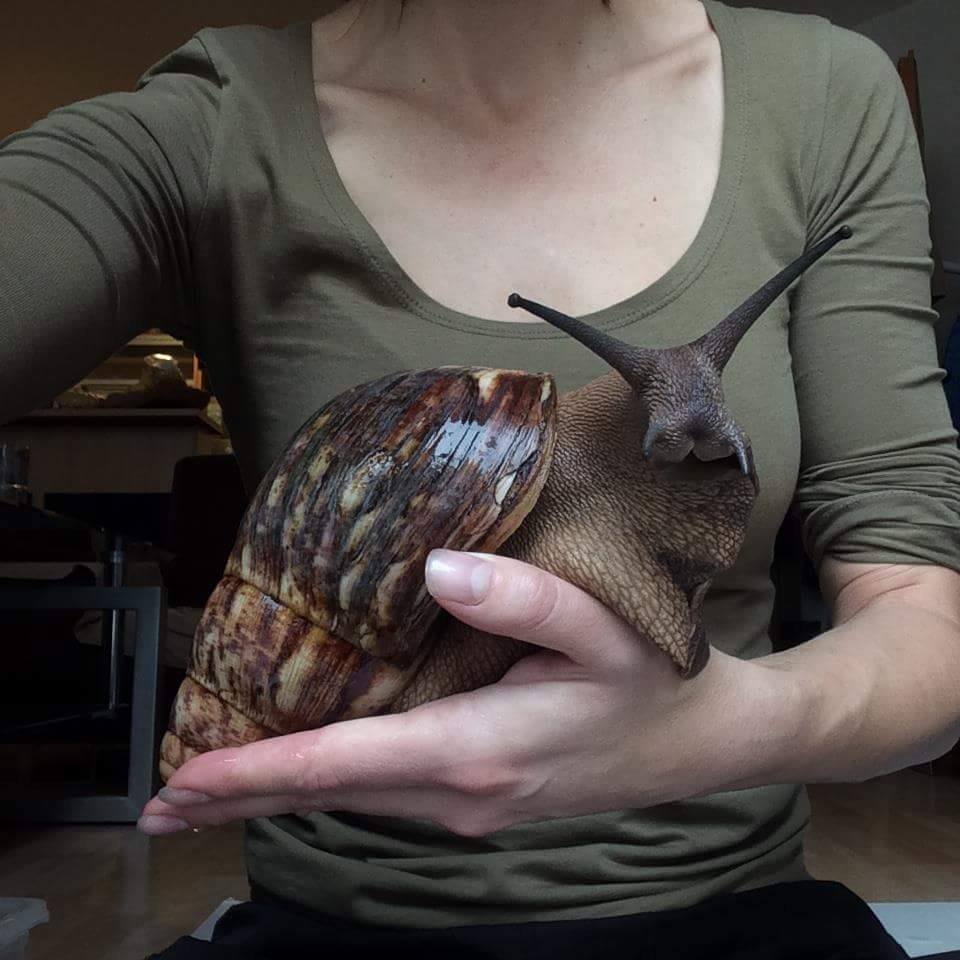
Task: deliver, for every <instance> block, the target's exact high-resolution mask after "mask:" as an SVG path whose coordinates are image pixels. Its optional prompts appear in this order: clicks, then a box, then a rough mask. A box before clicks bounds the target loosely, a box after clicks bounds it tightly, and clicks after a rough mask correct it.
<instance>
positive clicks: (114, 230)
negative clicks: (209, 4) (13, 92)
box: [0, 39, 221, 422]
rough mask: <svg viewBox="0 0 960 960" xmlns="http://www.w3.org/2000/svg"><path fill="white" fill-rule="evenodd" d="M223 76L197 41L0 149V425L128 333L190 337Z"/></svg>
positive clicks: (81, 373)
mask: <svg viewBox="0 0 960 960" xmlns="http://www.w3.org/2000/svg"><path fill="white" fill-rule="evenodd" d="M220 101H221V85H220V82H219V80H218V76H217V72H216V70H215V68H214V67H213V66H212V64H211V61H210V58H209V57H208V56H207V53H206V51H205V49H204V47H203V44H202V42H201V41H200V40H199V39H194V40H192V41H190V42H189V43H188V44H187V45H185V46H184V47H182V48H181V49H180V50H178V51H176V52H175V53H173V54H171V55H170V56H169V57H167V58H166V59H165V60H164V61H162V62H161V63H160V64H158V65H157V66H155V67H154V68H153V69H152V70H150V71H149V72H148V73H147V74H146V75H145V76H144V77H143V78H142V80H141V82H140V84H139V85H138V88H137V90H136V91H135V92H132V93H118V94H110V95H107V96H102V97H97V98H95V99H93V100H88V101H84V102H82V103H78V104H74V105H72V106H69V107H65V108H63V109H60V110H57V111H55V112H53V113H52V114H51V115H50V116H49V117H47V118H46V119H45V120H43V121H41V122H39V123H37V124H36V125H34V126H33V127H31V128H29V129H28V130H26V131H23V132H22V133H17V134H14V135H13V136H10V137H8V138H7V139H6V140H5V141H3V143H2V144H0V422H2V421H4V420H8V419H10V418H12V417H14V416H17V415H20V414H22V413H25V412H27V411H28V410H30V409H31V408H32V407H34V406H35V405H36V404H37V403H39V402H43V401H46V400H49V399H50V398H52V397H53V396H55V395H56V394H57V393H58V392H60V391H61V390H63V389H65V388H66V387H68V386H70V385H71V384H73V383H75V382H76V381H77V380H79V379H80V378H82V377H83V376H84V375H85V374H86V373H87V372H89V371H90V370H91V369H93V368H94V367H95V366H96V365H97V364H98V363H100V362H101V361H102V360H103V359H105V358H106V357H107V356H109V355H110V354H111V353H112V352H113V351H115V350H116V349H118V348H119V347H120V346H122V345H123V344H124V343H125V342H127V341H128V340H129V339H131V338H132V337H134V336H135V335H136V334H137V333H139V332H142V331H143V330H144V329H147V328H149V327H152V326H157V327H162V328H164V329H166V330H168V331H170V332H171V333H174V334H175V335H177V336H180V337H185V338H188V339H189V336H190V329H191V326H192V305H191V304H192V299H193V292H192V268H191V248H192V244H193V243H194V240H195V237H196V235H197V231H198V229H199V225H200V222H201V219H202V215H203V206H204V198H205V191H206V180H207V171H208V170H209V168H210V162H211V156H212V153H213V150H214V149H215V144H216V135H217V127H218V117H219V109H220Z"/></svg>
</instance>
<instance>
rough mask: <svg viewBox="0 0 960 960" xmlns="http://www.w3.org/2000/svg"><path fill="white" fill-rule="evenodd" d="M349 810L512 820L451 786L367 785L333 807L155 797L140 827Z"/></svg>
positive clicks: (486, 826)
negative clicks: (187, 801) (189, 802)
mask: <svg viewBox="0 0 960 960" xmlns="http://www.w3.org/2000/svg"><path fill="white" fill-rule="evenodd" d="M338 810H349V811H350V812H351V813H357V814H363V815H367V816H380V817H403V818H404V819H413V820H429V821H431V822H433V823H436V824H439V825H440V826H442V827H445V828H446V829H448V830H451V831H453V832H455V833H461V834H464V835H481V834H486V833H491V832H493V831H494V830H497V829H501V828H502V827H504V826H508V825H509V824H510V823H512V822H513V819H514V818H513V817H512V816H511V815H510V814H509V813H506V812H502V811H490V810H486V809H484V803H483V800H482V798H481V799H480V800H479V801H478V800H477V798H475V797H471V796H464V795H463V794H462V793H457V792H456V791H451V790H446V789H435V788H432V787H430V788H423V789H415V788H410V789H403V790H392V789H389V790H380V791H377V790H366V791H362V792H345V793H343V794H341V795H340V796H339V797H338V798H337V801H336V802H335V803H332V804H330V805H328V806H318V805H315V804H306V803H305V801H304V798H303V797H247V798H244V799H242V800H232V801H226V802H216V801H214V802H211V803H207V804H200V805H196V804H194V805H192V806H180V805H172V804H167V803H164V802H163V801H160V800H158V799H157V798H154V799H153V800H151V801H150V803H148V804H147V806H146V807H145V808H144V811H143V816H141V818H140V820H139V821H138V824H137V826H138V828H139V829H140V831H141V832H142V833H145V834H147V835H148V836H165V835H168V834H171V833H180V832H182V831H184V830H191V829H192V830H204V829H208V828H211V827H220V826H224V825H225V824H227V823H233V822H237V821H242V820H251V819H254V818H256V817H276V816H284V815H288V814H297V815H299V816H308V815H309V814H311V813H323V812H328V813H329V812H333V811H338Z"/></svg>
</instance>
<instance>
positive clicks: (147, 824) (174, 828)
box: [137, 816, 190, 837]
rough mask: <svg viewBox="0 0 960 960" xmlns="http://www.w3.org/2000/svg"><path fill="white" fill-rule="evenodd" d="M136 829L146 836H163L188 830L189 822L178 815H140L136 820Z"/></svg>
mask: <svg viewBox="0 0 960 960" xmlns="http://www.w3.org/2000/svg"><path fill="white" fill-rule="evenodd" d="M137 829H138V830H139V831H140V832H141V833H145V834H146V835H147V836H148V837H165V836H167V835H168V834H171V833H180V832H181V831H182V830H189V829H190V824H189V823H187V821H186V820H181V819H180V818H179V817H157V816H148V817H141V818H140V819H139V820H138V821H137Z"/></svg>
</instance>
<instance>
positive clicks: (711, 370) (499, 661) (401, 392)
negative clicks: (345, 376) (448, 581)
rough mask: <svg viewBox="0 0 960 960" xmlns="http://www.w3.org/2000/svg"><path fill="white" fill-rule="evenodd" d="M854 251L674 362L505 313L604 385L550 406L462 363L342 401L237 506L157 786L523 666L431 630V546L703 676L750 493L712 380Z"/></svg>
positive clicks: (394, 379) (771, 295)
mask: <svg viewBox="0 0 960 960" xmlns="http://www.w3.org/2000/svg"><path fill="white" fill-rule="evenodd" d="M849 236H850V231H849V229H848V228H846V227H842V228H840V229H839V230H837V231H836V232H835V233H834V234H833V235H831V236H829V237H827V238H825V239H824V240H821V241H820V242H819V243H818V244H816V245H815V246H813V247H812V248H810V249H809V250H808V251H806V252H805V253H804V254H803V255H801V256H800V257H799V258H798V259H797V260H796V261H794V262H793V263H792V264H790V265H789V266H788V267H786V268H784V270H782V271H781V272H780V273H779V274H778V275H777V276H776V277H774V278H772V279H771V280H770V281H768V282H767V283H766V284H764V285H763V287H761V288H760V290H758V291H757V292H756V293H755V294H753V295H752V296H751V297H750V298H749V299H748V300H747V301H745V302H744V303H743V304H742V305H741V306H740V307H738V308H737V309H736V310H734V311H733V312H732V313H731V314H730V315H729V316H727V317H726V318H725V319H724V320H723V321H721V322H720V323H719V324H718V325H717V326H716V327H714V328H713V329H712V330H711V331H709V332H708V333H706V334H705V335H704V336H703V337H701V338H699V339H698V340H696V341H694V342H693V343H690V344H685V345H683V346H679V347H670V348H667V349H659V350H658V349H653V348H637V347H631V346H628V345H627V344H624V343H621V342H620V341H617V340H616V339H614V338H612V337H610V336H609V335H607V334H605V333H603V332H601V331H598V330H596V329H594V328H592V327H589V326H588V325H586V324H584V323H582V322H581V321H579V320H576V319H574V318H572V317H567V316H566V315H564V314H560V313H558V312H557V311H554V310H551V309H550V308H548V307H543V306H542V305H540V304H536V303H533V302H531V301H527V300H524V299H523V298H521V297H519V296H517V295H513V296H511V298H510V303H511V305H512V306H522V307H524V308H526V309H528V310H531V311H532V312H534V313H536V314H537V315H539V316H541V317H543V319H546V320H548V321H549V322H550V323H553V324H554V326H557V327H559V328H560V329H562V330H565V331H566V332H567V333H569V334H570V335H571V336H573V337H575V338H576V339H578V340H580V341H581V342H583V343H584V344H586V345H587V346H588V347H590V349H592V350H593V351H594V352H595V353H597V354H598V355H600V356H602V357H604V359H606V360H607V361H608V362H609V363H610V365H611V366H612V367H613V368H614V370H615V371H616V372H614V373H610V374H608V375H607V376H604V377H601V378H599V379H597V380H594V381H593V382H591V383H589V384H587V385H586V386H584V387H582V388H581V389H579V390H576V391H574V392H572V393H569V394H566V395H565V396H564V397H562V398H560V400H559V401H558V400H557V398H556V396H555V386H554V383H553V381H552V379H551V378H550V377H549V376H547V375H531V374H527V373H524V372H522V371H506V370H489V369H471V368H454V367H451V368H440V369H437V370H427V371H421V372H415V373H402V374H396V375H392V376H389V377H384V378H382V379H380V380H376V381H374V382H372V383H369V384H363V385H361V386H359V387H356V388H354V389H353V390H349V391H347V392H346V393H344V394H341V395H340V396H338V397H335V398H334V399H333V400H332V401H331V402H330V403H329V404H328V405H327V406H326V407H325V408H324V409H323V410H321V411H320V412H319V413H318V414H317V415H316V416H314V417H313V418H312V419H311V420H310V421H308V422H307V424H305V425H304V427H302V428H301V430H300V431H299V433H298V434H297V435H296V437H295V438H294V439H293V441H292V442H291V444H290V446H289V447H288V448H287V450H286V452H285V453H284V454H283V455H282V456H281V457H280V459H279V460H278V461H277V462H276V463H275V464H274V466H273V467H272V469H271V470H270V472H269V473H268V474H267V476H266V477H265V478H264V480H263V482H262V483H261V485H260V487H259V488H258V490H257V493H256V495H255V497H254V499H253V501H252V502H251V504H250V507H249V508H248V511H247V513H246V516H245V518H244V521H243V523H242V525H241V529H240V532H239V535H238V538H237V543H236V546H235V547H234V550H233V553H232V555H231V557H230V560H229V561H228V564H227V568H226V571H225V573H224V578H223V580H222V581H221V582H220V584H219V585H218V586H217V588H216V590H215V591H214V593H213V595H212V596H211V598H210V601H209V603H208V604H207V607H206V609H205V611H204V614H203V617H202V619H201V622H200V624H199V626H198V629H197V634H196V637H195V639H194V647H193V654H192V660H191V665H190V669H189V671H188V677H187V679H186V681H185V682H184V684H183V685H182V687H181V689H180V691H179V693H178V696H177V699H176V702H175V704H174V707H173V710H172V712H171V719H170V729H169V731H168V732H167V734H166V736H165V737H164V740H163V744H162V746H161V763H160V772H161V776H163V778H164V779H167V778H168V777H169V776H170V775H171V774H172V772H173V771H174V770H175V769H176V768H177V767H178V766H180V765H181V764H183V763H184V762H186V760H188V759H189V758H190V757H191V756H193V755H195V754H196V753H201V752H205V751H208V750H214V749H218V748H221V747H226V746H235V745H240V744H243V743H247V742H250V741H253V740H260V739H263V738H265V737H269V736H274V735H278V734H284V733H291V732H294V731H296V730H305V729H314V728H317V727H321V726H323V725H325V724H328V723H333V722H336V721H338V720H344V719H349V718H354V717H361V716H367V715H370V714H374V713H384V712H398V711H403V710H409V709H412V708H413V707H415V706H417V705H419V704H422V703H425V702H428V701H430V700H434V699H437V698H439V697H443V696H449V695H451V694H454V693H459V692H463V691H466V690H471V689H475V688H477V687H479V686H483V685H486V684H490V683H494V682H496V681H497V680H499V679H500V678H501V677H502V676H503V675H504V673H505V672H506V671H507V670H508V669H509V668H510V667H511V666H512V665H513V664H514V663H516V662H517V661H518V660H519V659H521V658H522V657H523V656H525V655H526V654H527V653H528V652H529V648H528V647H527V646H526V645H524V644H522V643H519V642H517V641H514V640H510V639H508V638H504V637H495V636H489V635H486V634H482V633H479V632H478V631H476V630H473V629H472V628H469V627H467V626H465V625H463V624H461V623H459V622H458V621H455V620H453V619H452V618H451V617H449V616H448V615H447V614H443V615H439V614H440V610H439V607H438V606H437V605H436V603H435V602H434V601H433V600H432V598H431V597H430V596H429V595H428V594H427V592H426V587H425V584H424V577H423V569H424V562H425V559H426V555H427V553H428V552H429V551H430V550H431V549H433V548H434V547H448V548H451V549H461V550H480V551H497V550H499V552H500V553H503V554H505V555H509V556H512V557H515V558H517V559H520V560H523V561H526V562H528V563H532V564H534V565H536V566H539V567H541V568H543V569H545V570H547V571H549V572H551V573H553V574H556V575H557V576H559V577H561V578H562V579H564V580H567V581H569V582H571V583H573V584H575V585H576V586H579V587H581V588H582V589H583V590H585V591H586V592H588V593H590V594H591V595H593V596H594V597H596V598H597V599H598V600H600V601H601V602H602V603H604V604H605V605H606V606H607V607H609V608H610V609H611V610H613V611H614V612H615V613H617V614H619V615H620V616H621V617H622V618H623V619H624V620H625V621H627V622H628V623H629V624H631V625H632V626H633V627H634V629H635V630H636V632H637V634H638V642H649V643H653V644H655V645H656V646H657V647H659V648H660V649H661V650H662V651H664V653H666V654H667V655H668V656H669V657H670V658H671V660H672V661H673V662H674V664H675V665H676V667H677V669H678V671H679V672H680V674H681V675H682V676H685V677H689V676H693V675H695V674H696V673H697V672H698V671H700V670H702V669H703V667H704V665H705V664H706V662H707V659H708V656H709V645H708V643H707V639H706V637H705V635H704V628H703V620H702V613H703V602H704V599H705V597H706V593H707V590H708V589H709V586H710V582H711V578H712V577H713V576H715V574H716V573H718V572H719V571H721V570H723V569H726V568H727V567H729V566H730V565H731V564H732V563H733V562H734V560H735V559H736V557H737V554H738V553H739V551H740V548H741V546H742V543H743V539H744V536H745V534H746V529H747V523H748V521H749V518H750V513H751V510H752V508H753V504H754V501H755V499H756V496H757V491H758V481H757V476H756V472H755V469H754V464H753V456H752V452H751V449H750V443H749V440H748V438H747V437H746V436H745V435H744V433H743V432H742V431H741V430H740V428H739V427H738V426H737V424H736V423H735V422H734V420H733V418H732V416H731V415H730V413H729V411H728V410H727V408H726V405H725V403H724V399H723V392H722V389H721V383H720V381H721V377H722V373H723V368H724V366H725V365H726V363H727V361H728V360H729V359H730V356H731V355H732V353H733V351H734V350H735V349H736V347H737V344H738V343H739V342H740V340H741V339H742V338H743V336H744V335H745V334H746V332H747V331H748V330H749V329H750V326H751V324H752V323H753V322H754V321H755V320H756V318H757V317H758V316H760V315H761V314H762V313H763V311H764V310H765V309H766V307H767V306H769V304H770V303H771V302H772V301H773V300H774V299H775V298H776V297H777V296H779V294H780V293H782V292H783V291H784V290H785V289H786V288H787V286H788V285H789V284H790V283H791V282H792V281H793V280H795V279H796V278H797V277H798V276H799V275H800V274H801V273H802V272H803V271H804V270H806V269H807V268H808V267H809V266H810V265H812V264H813V263H814V262H815V261H816V260H817V259H818V258H819V257H821V256H823V254H825V253H826V252H827V251H828V250H829V249H831V248H832V247H833V246H834V245H835V244H836V243H837V242H839V241H840V240H842V239H845V238H846V237H849ZM438 615H439V616H438Z"/></svg>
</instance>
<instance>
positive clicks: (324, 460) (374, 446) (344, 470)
mask: <svg viewBox="0 0 960 960" xmlns="http://www.w3.org/2000/svg"><path fill="white" fill-rule="evenodd" d="M556 409H557V407H556V391H555V387H554V383H553V380H552V378H551V377H550V376H548V375H531V374H528V373H524V372H520V371H505V370H491V369H485V368H457V367H447V368H438V369H433V370H426V371H419V372H413V373H401V374H394V375H391V376H388V377H383V378H381V379H378V380H375V381H373V382H371V383H367V384H363V385H361V386H358V387H356V388H354V389H352V390H348V391H346V392H345V393H343V394H341V395H340V396H338V397H335V398H334V399H333V400H332V401H330V403H328V404H327V405H326V406H325V407H323V408H322V409H321V410H320V411H319V412H318V413H317V414H316V415H315V416H313V417H312V418H311V419H310V420H308V421H307V423H306V424H304V426H303V427H301V429H300V430H299V431H298V433H297V434H296V436H295V437H294V438H293V440H292V441H291V443H290V445H289V446H288V447H287V449H286V451H285V452H284V453H283V455H282V456H281V457H280V458H279V459H278V460H277V461H276V462H275V463H274V465H273V467H272V468H271V470H270V471H269V472H268V473H267V475H266V476H265V477H264V479H263V481H262V482H261V484H260V486H259V487H258V489H257V492H256V494H255V496H254V498H253V500H252V502H251V503H250V505H249V507H248V509H247V512H246V514H245V516H244V519H243V522H242V523H241V526H240V530H239V533H238V536H237V541H236V544H235V546H234V549H233V552H232V553H231V556H230V558H229V560H228V562H227V566H226V570H225V572H224V576H223V579H222V580H221V581H220V583H219V584H218V585H217V587H216V589H215V590H214V592H213V594H212V596H211V597H210V600H209V601H208V603H207V606H206V608H205V610H204V613H203V616H202V618H201V621H200V623H199V625H198V628H197V632H196V636H195V638H194V645H193V652H192V656H191V662H190V666H189V669H188V674H187V678H186V680H185V681H184V683H183V684H182V686H181V689H180V691H179V692H178V694H177V698H176V701H175V703H174V707H173V710H172V712H171V718H170V728H169V731H168V732H167V734H166V736H165V737H164V739H163V743H162V745H161V764H160V767H161V775H162V776H163V778H164V779H167V778H168V777H169V776H170V775H171V774H172V772H173V771H174V770H175V769H176V768H177V767H179V766H180V765H181V764H183V763H184V762H186V760H188V759H189V758H190V757H191V756H193V755H194V754H196V753H202V752H205V751H208V750H213V749H217V748H220V747H224V746H229V745H237V744H242V743H247V742H250V741H253V740H259V739H263V738H266V737H270V736H275V735H278V734H284V733H292V732H294V731H296V730H304V729H312V728H315V727H319V726H323V725H324V724H327V723H331V722H333V721H335V720H342V719H346V718H349V717H354V716H364V715H369V714H372V713H376V712H379V711H382V710H384V709H386V708H388V707H389V705H390V704H391V702H392V701H393V700H394V699H395V698H396V697H397V696H398V695H399V694H401V693H402V691H403V690H404V688H405V687H406V685H407V684H408V683H409V682H410V680H411V678H412V677H413V676H414V675H415V673H416V671H417V668H418V666H419V664H420V663H421V662H422V660H423V658H424V657H425V656H426V655H427V654H428V652H429V650H430V639H431V638H430V629H431V626H432V624H433V623H434V621H435V619H436V617H437V615H438V613H439V612H440V610H439V607H438V606H437V604H436V602H435V601H434V600H433V598H432V597H431V596H430V595H429V594H428V593H427V590H426V586H425V584H424V578H423V569H424V563H425V561H426V556H427V554H428V553H429V551H430V550H431V549H433V548H435V547H447V548H450V549H455V550H479V551H491V552H492V551H494V550H496V549H497V547H499V546H500V545H501V544H502V543H503V542H504V541H505V540H506V539H507V538H508V537H509V536H510V535H511V534H512V533H513V532H514V530H516V528H517V527H518V526H519V525H520V524H521V523H522V521H523V519H524V517H525V516H526V515H527V513H528V512H529V511H530V509H531V508H532V507H533V505H534V504H535V503H536V501H537V498H538V496H539V494H540V490H541V488H542V487H543V484H544V481H545V480H546V477H547V473H548V470H549V466H550V462H551V458H552V455H553V449H554V442H555V439H556V426H557V416H556Z"/></svg>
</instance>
